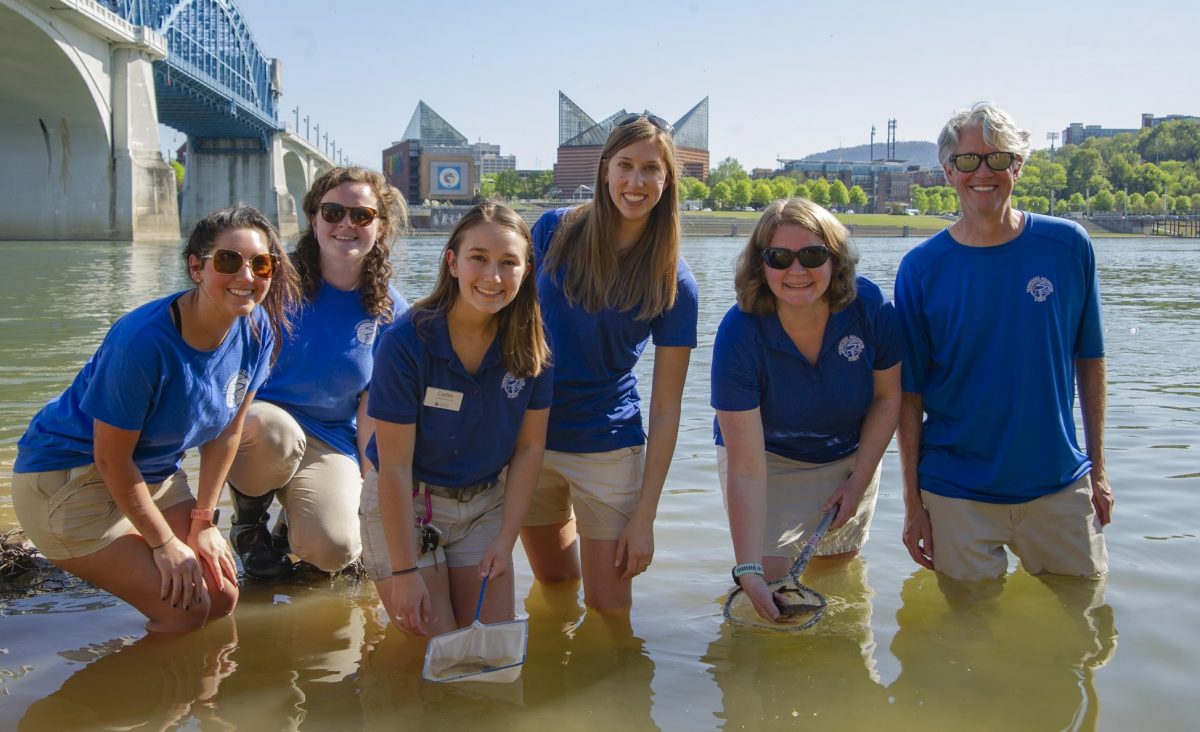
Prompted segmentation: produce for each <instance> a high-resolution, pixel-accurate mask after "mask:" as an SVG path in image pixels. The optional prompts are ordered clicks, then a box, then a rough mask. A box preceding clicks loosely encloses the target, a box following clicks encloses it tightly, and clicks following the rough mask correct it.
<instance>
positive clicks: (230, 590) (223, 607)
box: [208, 580, 238, 620]
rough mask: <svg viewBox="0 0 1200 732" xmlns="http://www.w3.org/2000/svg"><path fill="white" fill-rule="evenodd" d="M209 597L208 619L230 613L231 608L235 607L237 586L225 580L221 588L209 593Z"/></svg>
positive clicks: (231, 612)
mask: <svg viewBox="0 0 1200 732" xmlns="http://www.w3.org/2000/svg"><path fill="white" fill-rule="evenodd" d="M209 598H210V599H209V608H208V617H209V619H210V620H212V619H216V618H223V617H225V616H226V615H231V614H233V609H234V608H235V607H237V602H238V586H237V585H236V584H235V583H233V582H230V581H229V580H225V584H224V586H223V587H222V588H221V589H219V590H217V591H215V592H210V593H209Z"/></svg>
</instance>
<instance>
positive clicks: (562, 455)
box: [525, 445, 646, 541]
mask: <svg viewBox="0 0 1200 732" xmlns="http://www.w3.org/2000/svg"><path fill="white" fill-rule="evenodd" d="M645 452H646V451H645V448H644V447H643V446H642V445H635V446H633V447H622V448H621V449H619V450H610V451H608V452H559V451H557V450H547V451H546V454H545V457H544V458H543V459H542V474H541V475H540V476H539V477H538V484H537V489H536V490H535V491H534V494H533V502H532V504H531V505H530V507H529V513H528V514H526V516H525V525H526V526H546V525H548V524H559V523H562V522H564V521H567V520H568V519H570V518H571V517H572V516H574V517H575V519H576V524H575V526H576V531H578V532H579V535H580V536H581V537H583V538H585V539H599V540H611V541H615V540H617V539H620V538H621V532H623V531H624V530H625V527H626V526H628V525H629V519H630V517H632V516H633V511H634V509H635V508H637V503H638V497H639V496H640V495H641V491H642V472H643V471H644V470H645V468H646V454H645Z"/></svg>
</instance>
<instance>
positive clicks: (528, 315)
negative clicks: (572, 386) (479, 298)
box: [411, 201, 550, 379]
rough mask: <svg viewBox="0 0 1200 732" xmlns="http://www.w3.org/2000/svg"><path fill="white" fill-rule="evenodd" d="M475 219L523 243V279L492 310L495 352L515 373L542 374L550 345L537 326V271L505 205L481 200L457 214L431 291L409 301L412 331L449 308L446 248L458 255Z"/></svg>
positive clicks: (451, 280)
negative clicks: (512, 234)
mask: <svg viewBox="0 0 1200 732" xmlns="http://www.w3.org/2000/svg"><path fill="white" fill-rule="evenodd" d="M481 224H493V225H495V226H499V227H501V228H503V229H508V230H510V231H513V232H515V233H516V234H517V236H519V237H521V239H522V240H523V241H524V242H525V267H526V271H525V278H524V279H523V280H522V281H521V286H520V287H519V288H518V289H517V296H516V297H515V298H513V301H512V302H510V303H509V304H508V305H506V306H504V308H503V309H502V310H501V311H500V312H499V313H497V314H496V318H497V323H496V335H497V337H498V338H499V339H500V353H501V357H502V358H503V359H504V366H505V367H506V368H507V369H508V370H509V372H510V373H511V374H512V375H513V376H516V377H518V378H522V379H523V378H530V377H534V376H537V375H538V374H540V373H542V369H543V368H545V367H546V366H547V365H548V364H549V363H550V346H549V344H547V343H546V334H545V331H544V330H543V328H542V308H541V306H540V305H538V298H537V274H536V273H535V272H534V271H533V240H532V238H531V237H530V235H529V225H528V224H526V223H525V221H524V220H523V219H522V218H521V217H520V216H518V215H517V213H516V212H515V211H513V210H512V209H511V208H509V207H507V206H505V205H503V204H499V203H493V202H490V201H485V202H484V203H480V204H478V205H476V206H475V207H473V208H472V209H471V210H470V211H468V212H466V213H465V214H463V217H462V218H461V219H459V221H458V224H457V225H456V226H455V227H454V230H453V231H451V232H450V238H449V239H448V240H447V241H446V248H445V249H443V250H442V262H441V264H440V265H438V276H437V283H436V284H434V286H433V291H432V292H431V293H429V296H428V297H425V298H423V299H421V300H418V301H417V302H415V303H413V306H412V315H411V317H412V321H413V325H415V326H416V327H417V331H418V333H419V332H421V330H422V328H423V327H424V326H425V325H426V324H427V323H428V322H429V320H430V319H432V318H433V317H434V316H436V315H445V314H446V313H448V312H450V308H451V307H452V306H453V305H454V301H455V299H456V298H457V297H458V281H457V278H455V277H454V275H452V274H450V263H449V262H448V261H447V258H446V252H449V251H453V252H454V256H456V257H457V256H458V253H459V252H458V250H459V247H460V246H461V245H462V240H463V236H464V235H465V234H466V232H467V230H468V229H470V228H472V227H474V226H479V225H481Z"/></svg>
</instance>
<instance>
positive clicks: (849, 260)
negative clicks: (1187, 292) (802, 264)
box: [733, 198, 858, 315]
mask: <svg viewBox="0 0 1200 732" xmlns="http://www.w3.org/2000/svg"><path fill="white" fill-rule="evenodd" d="M784 224H792V225H794V226H799V227H801V228H803V229H807V230H808V231H811V232H812V233H814V234H816V235H817V236H818V237H819V238H820V239H821V241H823V242H825V246H827V247H829V261H830V262H831V263H832V267H833V273H832V275H831V276H830V278H829V288H828V289H827V290H825V295H824V297H825V301H826V302H828V303H829V309H830V310H831V311H832V312H835V313H836V312H837V311H839V310H841V309H842V308H844V307H846V306H847V305H849V304H850V303H852V302H854V298H856V297H858V288H857V287H856V285H855V277H856V273H855V270H854V267H855V265H856V264H858V249H857V247H855V246H854V243H853V242H852V241H851V240H850V232H849V231H848V230H847V229H846V227H845V226H843V225H842V222H840V221H838V220H837V219H836V218H835V217H834V215H833V214H831V213H829V212H828V211H826V210H825V209H824V208H822V207H820V206H818V205H817V204H815V203H813V202H812V201H809V200H808V199H805V198H789V199H787V200H783V199H781V200H778V201H774V202H773V203H771V204H770V205H769V206H767V207H766V208H765V209H763V212H762V216H760V217H759V219H758V223H757V224H755V226H754V232H753V233H751V234H750V239H749V241H747V242H746V246H745V248H744V249H742V253H741V254H740V255H739V256H738V261H737V272H736V274H735V275H734V278H733V287H734V290H735V291H736V292H737V303H738V308H739V309H740V310H741V311H742V312H745V313H751V314H753V315H767V314H769V313H773V312H775V294H774V293H772V292H771V288H770V287H769V286H768V285H767V278H766V275H765V274H764V272H763V268H764V267H765V266H766V265H764V264H763V259H762V251H763V250H764V249H766V248H767V247H769V246H771V239H773V238H774V237H775V231H776V230H777V229H778V228H779V227H780V226H782V225H784Z"/></svg>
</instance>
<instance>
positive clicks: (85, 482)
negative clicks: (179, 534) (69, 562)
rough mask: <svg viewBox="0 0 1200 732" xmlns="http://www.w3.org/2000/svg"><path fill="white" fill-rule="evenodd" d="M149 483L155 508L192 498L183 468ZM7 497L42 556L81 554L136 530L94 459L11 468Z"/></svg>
mask: <svg viewBox="0 0 1200 732" xmlns="http://www.w3.org/2000/svg"><path fill="white" fill-rule="evenodd" d="M149 488H150V498H151V499H152V500H153V501H154V505H155V506H158V510H160V511H165V510H166V509H168V508H170V507H172V506H175V505H178V504H180V503H183V502H184V501H188V500H191V499H192V492H191V490H190V489H189V488H188V483H187V473H185V472H183V470H178V471H176V472H175V474H174V475H172V476H171V477H169V478H167V479H166V480H164V481H163V482H162V483H159V484H158V485H151V486H149ZM12 498H13V510H15V511H16V513H17V520H18V521H20V522H21V528H22V529H24V530H25V535H26V536H28V537H29V539H30V541H32V542H33V544H34V546H36V547H37V548H38V550H39V551H41V553H42V554H45V555H46V558H47V559H52V560H59V559H76V558H78V557H86V556H88V555H89V554H95V553H96V552H98V551H100V550H101V549H103V548H104V547H106V546H108V545H109V544H111V543H113V542H114V541H116V540H117V539H119V538H120V537H122V536H124V535H125V534H136V533H137V529H135V528H133V524H131V523H130V522H129V519H127V518H125V514H123V513H121V509H120V508H118V507H117V504H116V502H115V501H113V499H112V495H111V494H110V493H109V492H108V486H106V485H105V484H104V479H103V478H101V477H100V471H98V470H97V469H96V466H95V465H83V466H81V467H78V468H71V469H70V470H50V471H47V472H44V473H13V479H12Z"/></svg>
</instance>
